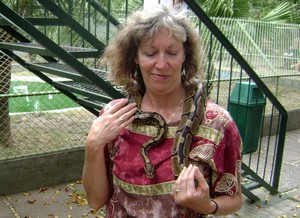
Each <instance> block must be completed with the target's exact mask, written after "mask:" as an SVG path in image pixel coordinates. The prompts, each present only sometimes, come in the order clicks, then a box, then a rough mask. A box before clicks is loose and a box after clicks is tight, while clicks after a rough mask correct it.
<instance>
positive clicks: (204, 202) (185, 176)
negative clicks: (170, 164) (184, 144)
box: [174, 165, 214, 214]
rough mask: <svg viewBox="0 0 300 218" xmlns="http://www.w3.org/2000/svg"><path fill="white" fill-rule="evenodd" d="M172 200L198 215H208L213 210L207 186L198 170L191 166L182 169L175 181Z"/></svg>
mask: <svg viewBox="0 0 300 218" xmlns="http://www.w3.org/2000/svg"><path fill="white" fill-rule="evenodd" d="M196 184H197V187H196ZM174 198H175V203H176V204H178V205H180V206H182V207H185V208H190V209H192V210H194V211H196V212H198V213H202V214H209V213H211V212H212V211H213V210H214V208H213V205H212V204H211V201H210V195H209V186H208V184H207V182H206V180H205V178H204V177H203V175H202V173H201V172H200V170H199V168H198V167H196V166H193V165H189V167H188V168H186V167H184V168H183V170H182V172H181V174H180V176H179V177H178V179H177V180H176V182H175V184H174Z"/></svg>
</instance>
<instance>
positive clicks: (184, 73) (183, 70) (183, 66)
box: [181, 63, 186, 82]
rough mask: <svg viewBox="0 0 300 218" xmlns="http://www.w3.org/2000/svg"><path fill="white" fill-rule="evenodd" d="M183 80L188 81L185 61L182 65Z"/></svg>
mask: <svg viewBox="0 0 300 218" xmlns="http://www.w3.org/2000/svg"><path fill="white" fill-rule="evenodd" d="M181 81H182V82H184V81H186V72H185V63H182V66H181Z"/></svg>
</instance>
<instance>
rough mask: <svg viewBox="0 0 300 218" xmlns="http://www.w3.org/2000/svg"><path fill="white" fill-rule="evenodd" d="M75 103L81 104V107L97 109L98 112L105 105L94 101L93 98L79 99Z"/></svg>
mask: <svg viewBox="0 0 300 218" xmlns="http://www.w3.org/2000/svg"><path fill="white" fill-rule="evenodd" d="M77 101H78V103H80V104H83V105H86V106H88V107H91V108H94V109H97V110H99V111H100V110H101V109H102V108H103V107H104V106H105V105H106V103H104V102H100V101H98V100H95V99H93V98H80V99H78V100H77Z"/></svg>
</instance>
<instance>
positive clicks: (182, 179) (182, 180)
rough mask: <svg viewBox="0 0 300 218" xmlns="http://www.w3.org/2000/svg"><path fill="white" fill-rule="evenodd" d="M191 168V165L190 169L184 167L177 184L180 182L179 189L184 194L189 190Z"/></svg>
mask: <svg viewBox="0 0 300 218" xmlns="http://www.w3.org/2000/svg"><path fill="white" fill-rule="evenodd" d="M191 168H192V165H189V166H188V167H184V168H183V170H182V172H181V173H180V175H179V177H178V179H177V182H178V186H177V187H179V189H180V190H181V191H183V192H186V190H187V184H186V182H187V179H188V175H189V173H190V170H191Z"/></svg>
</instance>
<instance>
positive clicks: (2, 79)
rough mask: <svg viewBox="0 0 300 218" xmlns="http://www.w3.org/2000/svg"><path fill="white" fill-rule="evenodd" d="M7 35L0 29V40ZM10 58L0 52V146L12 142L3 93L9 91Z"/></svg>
mask: <svg viewBox="0 0 300 218" xmlns="http://www.w3.org/2000/svg"><path fill="white" fill-rule="evenodd" d="M8 39H9V37H8V36H7V34H5V33H4V31H0V42H3V41H7V40H8ZM11 61H12V60H11V59H10V58H9V57H8V56H6V55H5V54H3V53H2V52H0V146H4V147H8V146H10V145H11V143H12V137H11V128H10V117H9V105H8V103H9V98H8V97H5V96H3V95H6V94H8V93H9V89H10V81H11Z"/></svg>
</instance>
